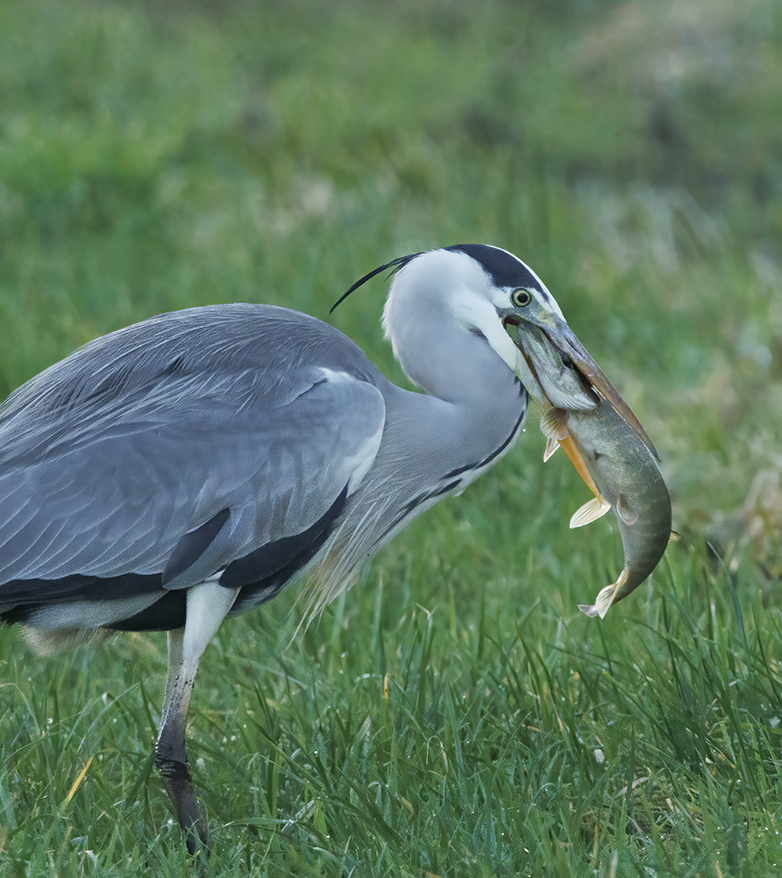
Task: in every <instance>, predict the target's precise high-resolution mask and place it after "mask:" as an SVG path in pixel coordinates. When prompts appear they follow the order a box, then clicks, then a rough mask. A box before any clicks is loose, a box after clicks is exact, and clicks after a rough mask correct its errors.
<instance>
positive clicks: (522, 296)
mask: <svg viewBox="0 0 782 878" xmlns="http://www.w3.org/2000/svg"><path fill="white" fill-rule="evenodd" d="M510 300H511V302H513V304H514V305H515V306H516V307H517V308H524V307H526V306H527V305H529V303H530V302H531V301H532V293H531V292H530V291H529V290H525V289H524V288H523V287H521V288H520V289H518V290H514V291H513V292H512V293H511V294H510Z"/></svg>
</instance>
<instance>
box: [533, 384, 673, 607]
mask: <svg viewBox="0 0 782 878" xmlns="http://www.w3.org/2000/svg"><path fill="white" fill-rule="evenodd" d="M546 422H548V425H549V426H548V429H547V426H546ZM557 424H558V427H556V426H554V427H552V425H557ZM543 426H544V432H547V433H549V435H551V433H552V432H553V431H555V430H556V429H558V431H559V433H560V434H562V433H563V432H564V430H563V428H566V431H567V434H568V435H569V436H570V437H571V438H572V440H573V442H574V443H575V445H576V448H577V450H578V452H579V453H580V455H581V457H582V459H583V462H584V465H585V466H586V468H587V470H588V473H589V475H590V476H591V477H592V479H593V481H594V484H595V486H596V488H597V492H598V493H599V495H600V496H599V497H596V498H595V499H594V500H592V501H590V503H588V504H586V505H585V506H584V507H582V509H581V510H579V511H578V512H577V513H576V514H575V515H574V516H573V520H572V521H571V527H577V526H579V525H581V524H586V523H588V522H589V521H591V520H593V519H594V518H596V517H599V515H600V514H602V513H603V512H605V511H607V509H608V505H607V504H610V506H611V508H612V509H613V511H614V513H615V515H616V519H617V522H618V524H619V533H620V535H621V538H622V547H623V549H624V556H625V564H624V568H623V570H622V572H621V574H620V576H619V579H617V581H616V582H615V583H612V584H611V585H609V586H606V587H605V588H604V589H602V590H601V591H600V593H599V594H598V596H597V598H596V600H595V603H594V604H593V605H591V606H581V607H580V608H579V609H581V610H582V611H583V612H585V613H586V614H587V615H588V616H595V615H599V616H600V617H601V618H602V617H603V616H605V614H606V612H607V611H608V608H609V607H610V606H611V605H612V604H614V603H616V602H617V601H620V600H622V598H625V597H627V595H629V594H630V592H632V591H633V590H634V589H636V588H637V587H638V586H639V585H640V584H641V583H642V582H643V581H644V580H645V579H646V578H647V577H648V576H649V574H650V573H651V572H652V571H653V570H654V568H655V567H656V566H657V563H658V562H659V560H660V558H661V557H662V555H663V553H664V552H665V547H666V546H667V545H668V541H669V539H670V535H671V499H670V496H669V494H668V489H667V487H666V485H665V481H664V480H663V476H662V473H661V472H660V467H659V466H658V464H657V460H656V459H655V455H654V454H653V452H652V450H651V449H650V448H649V446H648V445H647V444H646V443H645V442H644V441H643V440H642V439H641V437H640V436H639V435H638V433H637V432H636V430H635V429H633V427H632V426H630V425H629V424H628V423H627V422H626V421H625V420H624V418H622V417H621V416H620V415H619V414H617V412H616V411H614V409H613V408H612V407H611V406H610V405H608V404H607V403H606V402H605V401H601V403H600V404H599V405H598V406H597V407H596V408H595V409H593V410H591V411H564V410H563V409H550V410H549V411H548V412H547V413H546V417H545V418H544V425H543ZM556 438H557V439H560V435H557V436H556ZM601 501H602V502H601ZM606 501H607V503H606Z"/></svg>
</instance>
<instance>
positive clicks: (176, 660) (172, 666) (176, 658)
mask: <svg viewBox="0 0 782 878" xmlns="http://www.w3.org/2000/svg"><path fill="white" fill-rule="evenodd" d="M184 639H185V629H184V627H182V628H175V629H174V630H173V631H169V632H168V670H167V672H166V694H165V697H164V698H163V704H164V705H167V704H168V701H169V699H170V698H171V692H172V691H173V689H174V683H176V678H177V674H178V673H179V666H180V665H181V664H182V643H183V641H184ZM164 715H165V712H164Z"/></svg>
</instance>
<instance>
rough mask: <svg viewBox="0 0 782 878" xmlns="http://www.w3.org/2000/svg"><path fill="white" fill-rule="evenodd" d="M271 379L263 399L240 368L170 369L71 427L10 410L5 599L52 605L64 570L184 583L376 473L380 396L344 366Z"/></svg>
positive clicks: (3, 533) (306, 520)
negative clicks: (224, 373)
mask: <svg viewBox="0 0 782 878" xmlns="http://www.w3.org/2000/svg"><path fill="white" fill-rule="evenodd" d="M272 378H273V379H274V380H273V381H272ZM265 380H266V382H267V385H268V386H270V387H271V386H273V393H272V392H270V393H266V392H265V387H264V386H260V387H259V386H256V384H257V382H256V379H255V377H254V376H253V374H252V373H250V372H241V373H239V374H236V375H232V376H230V379H225V378H221V380H220V381H217V382H215V381H210V380H205V379H204V378H203V377H199V376H196V377H195V378H194V377H193V376H188V377H185V378H182V379H181V380H176V379H175V378H173V377H172V378H170V379H169V380H168V381H166V382H164V383H163V384H162V385H161V386H160V387H158V388H157V389H156V390H155V392H154V393H153V394H146V395H145V396H144V397H143V398H142V399H141V400H139V401H137V402H135V403H134V404H133V405H127V404H126V401H125V402H124V403H123V404H122V405H116V406H115V407H114V408H113V409H112V407H111V406H108V407H107V408H104V409H103V410H102V411H101V412H100V413H99V414H96V413H93V414H92V415H91V416H85V417H83V418H82V419H80V420H76V419H75V420H74V422H73V423H72V424H71V425H70V426H69V425H68V423H67V422H65V421H63V422H62V423H61V422H56V423H54V424H53V425H51V424H50V425H49V426H48V428H47V429H43V430H40V431H36V430H35V429H34V425H33V426H29V425H25V423H24V422H22V427H23V429H22V431H21V435H22V440H19V438H18V437H19V435H20V428H19V423H20V422H19V419H18V418H14V419H11V420H10V421H9V424H8V427H9V429H10V430H11V431H12V433H13V435H9V437H8V439H9V442H8V445H7V446H6V448H8V447H10V448H12V449H13V454H12V455H10V457H9V456H8V455H6V459H5V462H2V460H1V459H0V583H5V585H0V607H3V608H6V609H7V608H8V607H9V606H13V605H14V604H15V602H18V601H24V602H30V601H35V599H36V598H35V594H34V593H32V594H31V591H32V592H34V591H35V589H36V588H38V589H39V590H40V589H43V591H44V592H47V594H48V595H49V598H50V599H52V600H57V594H56V593H57V588H58V585H57V583H63V582H66V581H67V580H68V579H69V578H71V579H72V578H73V577H96V578H98V579H107V580H116V579H117V578H118V577H122V576H123V575H127V574H133V575H134V576H151V575H153V576H155V577H157V576H158V575H159V576H160V579H159V580H157V581H158V582H160V583H161V586H162V587H164V588H166V589H178V588H186V587H188V586H190V585H193V584H196V583H197V582H200V581H203V580H204V579H205V578H208V577H210V576H214V575H215V574H216V573H218V572H219V571H222V570H224V569H225V568H226V567H227V566H228V565H230V564H231V563H232V562H235V561H236V560H237V559H241V558H244V557H247V556H249V555H251V554H252V553H253V552H257V551H258V550H259V548H261V547H263V546H266V545H269V544H274V543H276V542H277V541H280V540H285V539H288V538H294V537H295V536H296V535H297V534H300V533H302V532H303V531H306V530H307V529H308V528H311V527H312V526H313V525H314V524H315V523H316V522H318V521H319V520H321V519H322V518H323V516H324V515H326V514H327V512H328V511H329V509H330V508H332V507H333V505H334V504H335V502H336V501H337V499H338V498H339V497H340V496H341V495H342V496H343V497H344V496H347V495H349V494H350V493H352V492H353V491H354V490H355V489H356V487H357V486H358V484H359V482H360V481H361V479H362V478H363V476H364V474H365V473H366V472H367V470H368V469H369V467H370V466H371V464H372V461H373V460H374V456H375V454H376V452H377V449H378V447H379V444H380V440H381V437H382V431H383V426H384V420H385V405H384V402H383V396H382V394H381V392H380V391H379V390H378V389H377V387H375V386H374V385H373V384H372V383H371V382H368V381H366V380H363V378H362V377H357V376H355V375H352V374H349V372H347V371H340V370H330V369H322V368H320V369H319V368H317V367H308V368H298V369H295V370H293V372H292V373H284V372H283V373H280V374H277V375H274V376H273V375H271V374H270V373H269V371H268V370H267V372H266V373H265ZM281 388H282V390H281ZM282 391H284V392H282ZM121 399H123V400H124V399H125V397H124V396H123V397H121ZM41 434H45V436H44V438H42V435H41ZM3 440H4V437H3V424H2V423H0V449H2V448H3ZM0 453H1V452H0ZM46 583H48V585H47V584H46ZM161 586H159V587H161ZM106 597H107V598H110V597H112V595H110V594H107V595H106ZM44 599H45V598H44Z"/></svg>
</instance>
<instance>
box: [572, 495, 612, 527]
mask: <svg viewBox="0 0 782 878" xmlns="http://www.w3.org/2000/svg"><path fill="white" fill-rule="evenodd" d="M610 508H611V504H610V503H609V502H608V500H606V499H605V497H601V496H600V495H597V496H595V497H593V498H592V499H591V500H589V501H587V502H586V503H584V505H583V506H582V507H581V508H580V509H579V510H577V511H576V512H574V513H573V517H572V518H571V519H570V527H571V528H575V527H583V526H584V525H585V524H590V523H591V522H593V521H597V519H598V518H602V517H603V516H604V515H605V514H606V512H608V510H609V509H610Z"/></svg>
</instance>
